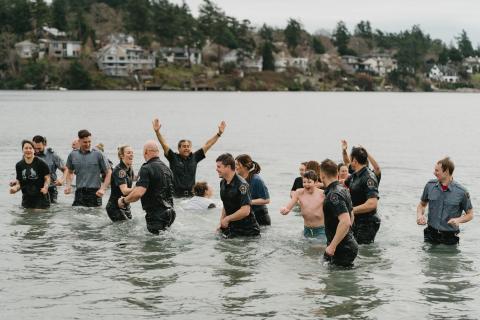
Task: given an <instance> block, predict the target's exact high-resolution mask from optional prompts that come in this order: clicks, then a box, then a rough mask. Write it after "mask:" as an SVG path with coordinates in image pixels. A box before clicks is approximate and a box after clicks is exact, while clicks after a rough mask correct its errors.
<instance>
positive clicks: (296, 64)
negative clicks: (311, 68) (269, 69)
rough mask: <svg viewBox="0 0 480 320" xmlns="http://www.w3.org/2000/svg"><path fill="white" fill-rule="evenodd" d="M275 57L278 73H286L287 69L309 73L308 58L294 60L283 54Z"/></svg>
mask: <svg viewBox="0 0 480 320" xmlns="http://www.w3.org/2000/svg"><path fill="white" fill-rule="evenodd" d="M274 56H275V71H276V72H285V71H286V70H287V68H295V69H298V70H301V71H307V69H308V62H309V59H308V58H303V57H300V58H293V57H287V56H285V54H284V53H283V52H282V53H280V54H278V55H274Z"/></svg>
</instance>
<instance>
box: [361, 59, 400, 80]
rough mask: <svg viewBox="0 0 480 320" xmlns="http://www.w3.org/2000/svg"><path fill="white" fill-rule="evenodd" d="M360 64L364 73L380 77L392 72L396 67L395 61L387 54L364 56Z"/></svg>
mask: <svg viewBox="0 0 480 320" xmlns="http://www.w3.org/2000/svg"><path fill="white" fill-rule="evenodd" d="M362 64H363V66H364V70H365V71H367V72H370V73H372V74H375V75H379V76H382V77H383V76H385V75H387V74H388V73H390V72H392V71H393V70H396V69H397V67H398V65H397V60H396V59H393V58H392V57H391V56H390V55H388V54H376V55H369V56H366V57H365V58H364V59H363V61H362Z"/></svg>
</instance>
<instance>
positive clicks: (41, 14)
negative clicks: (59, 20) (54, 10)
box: [32, 0, 50, 30]
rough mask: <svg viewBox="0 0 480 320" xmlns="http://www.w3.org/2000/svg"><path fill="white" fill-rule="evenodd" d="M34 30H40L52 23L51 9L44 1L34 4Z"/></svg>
mask: <svg viewBox="0 0 480 320" xmlns="http://www.w3.org/2000/svg"><path fill="white" fill-rule="evenodd" d="M32 15H33V24H34V26H33V27H34V28H35V29H37V30H39V29H41V28H42V27H43V26H44V25H48V24H49V22H50V8H49V7H48V5H47V3H46V2H45V1H44V0H35V1H34V2H33V3H32Z"/></svg>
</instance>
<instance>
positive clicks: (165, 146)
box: [152, 118, 170, 154]
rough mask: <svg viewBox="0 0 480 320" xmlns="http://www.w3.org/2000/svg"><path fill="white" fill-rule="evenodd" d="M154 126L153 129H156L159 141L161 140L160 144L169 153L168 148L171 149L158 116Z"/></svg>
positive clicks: (153, 123) (165, 152)
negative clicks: (163, 134)
mask: <svg viewBox="0 0 480 320" xmlns="http://www.w3.org/2000/svg"><path fill="white" fill-rule="evenodd" d="M152 126H153V131H155V134H156V135H157V139H158V142H160V145H161V146H162V149H163V153H164V154H167V153H168V150H170V147H169V146H168V143H167V141H166V140H165V138H164V137H163V136H162V134H161V133H160V128H161V127H162V124H161V123H160V120H159V119H158V118H155V119H154V120H153V121H152Z"/></svg>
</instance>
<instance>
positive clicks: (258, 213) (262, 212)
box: [253, 207, 272, 226]
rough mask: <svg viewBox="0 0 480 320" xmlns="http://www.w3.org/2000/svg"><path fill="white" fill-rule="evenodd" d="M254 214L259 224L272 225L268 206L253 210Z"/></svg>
mask: <svg viewBox="0 0 480 320" xmlns="http://www.w3.org/2000/svg"><path fill="white" fill-rule="evenodd" d="M253 214H254V215H255V219H257V222H258V224H259V225H261V226H270V225H271V224H272V221H271V220H270V215H269V214H268V209H267V207H262V208H259V209H255V210H254V211H253Z"/></svg>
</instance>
